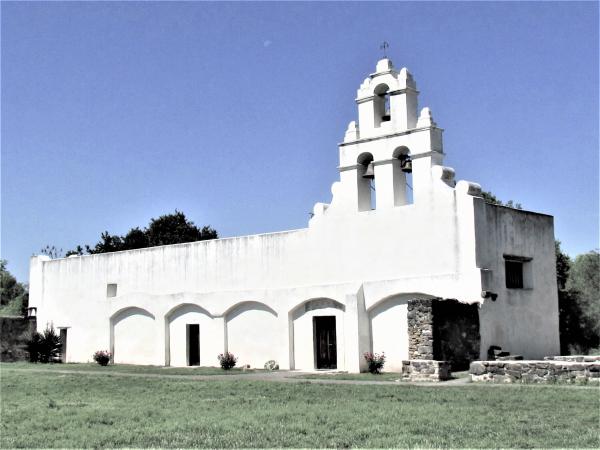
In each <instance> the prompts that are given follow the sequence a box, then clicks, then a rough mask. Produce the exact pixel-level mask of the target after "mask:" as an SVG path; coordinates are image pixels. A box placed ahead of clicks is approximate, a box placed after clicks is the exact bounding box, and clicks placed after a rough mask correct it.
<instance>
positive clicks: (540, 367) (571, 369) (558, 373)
mask: <svg viewBox="0 0 600 450" xmlns="http://www.w3.org/2000/svg"><path fill="white" fill-rule="evenodd" d="M469 373H470V374H471V381H476V382H477V381H479V382H481V381H483V382H492V383H546V384H550V383H581V384H586V383H600V361H588V362H579V361H557V360H543V361H541V360H531V361H528V360H525V361H474V362H472V363H471V366H470V368H469Z"/></svg>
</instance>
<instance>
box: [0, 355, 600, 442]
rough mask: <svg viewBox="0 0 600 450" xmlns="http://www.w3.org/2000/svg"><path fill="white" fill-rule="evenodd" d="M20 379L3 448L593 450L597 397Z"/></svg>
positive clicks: (51, 376) (542, 389) (510, 389)
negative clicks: (553, 449)
mask: <svg viewBox="0 0 600 450" xmlns="http://www.w3.org/2000/svg"><path fill="white" fill-rule="evenodd" d="M19 367H20V368H21V369H23V368H24V367H25V368H27V367H32V368H33V369H35V366H32V365H31V366H28V365H13V364H2V365H0V371H1V372H0V375H1V388H2V391H1V407H2V421H1V425H0V426H1V428H0V432H1V433H0V434H1V436H0V443H1V446H2V447H4V448H12V447H71V448H72V447H336V448H337V447H354V446H355V447H593V448H598V447H599V446H600V442H599V438H598V421H599V411H598V390H597V388H593V387H567V386H523V385H508V386H505V385H492V386H489V385H479V384H477V385H474V384H466V385H464V386H456V387H421V386H412V385H407V384H398V385H329V384H327V385H325V384H310V383H308V382H301V383H281V382H265V381H249V380H239V379H238V380H235V379H231V380H209V381H204V380H202V381H198V380H190V379H186V378H181V379H172V378H160V377H155V378H144V377H137V376H120V375H118V374H115V373H111V374H107V375H96V374H92V373H85V372H82V373H78V374H62V373H59V372H54V371H51V372H35V371H33V370H31V371H29V370H27V369H26V370H15V369H16V368H19ZM154 369H156V370H158V369H157V368H154ZM154 369H153V370H154Z"/></svg>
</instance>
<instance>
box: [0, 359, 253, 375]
mask: <svg viewBox="0 0 600 450" xmlns="http://www.w3.org/2000/svg"><path fill="white" fill-rule="evenodd" d="M1 367H2V368H13V369H16V368H20V369H25V368H29V369H32V370H35V369H42V370H44V371H48V370H51V371H64V370H76V371H77V372H107V373H111V372H124V373H143V374H154V375H244V374H249V373H257V372H264V370H262V369H260V370H258V369H250V370H246V371H243V370H242V369H238V368H235V367H234V368H233V369H230V370H223V369H221V368H220V367H163V366H136V365H133V364H116V365H114V364H110V365H108V366H105V367H102V366H100V365H98V364H96V363H77V364H31V363H25V362H17V363H10V364H9V365H6V364H3V365H2V366H1Z"/></svg>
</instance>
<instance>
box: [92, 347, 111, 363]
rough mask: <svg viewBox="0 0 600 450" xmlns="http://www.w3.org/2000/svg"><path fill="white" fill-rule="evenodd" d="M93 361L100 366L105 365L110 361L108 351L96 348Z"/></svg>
mask: <svg viewBox="0 0 600 450" xmlns="http://www.w3.org/2000/svg"><path fill="white" fill-rule="evenodd" d="M94 361H96V362H97V363H98V364H100V365H101V366H107V365H108V363H109V362H110V352H109V351H106V350H98V351H97V352H96V353H94Z"/></svg>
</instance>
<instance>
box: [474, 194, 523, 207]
mask: <svg viewBox="0 0 600 450" xmlns="http://www.w3.org/2000/svg"><path fill="white" fill-rule="evenodd" d="M481 196H482V197H483V199H484V200H485V201H486V202H487V203H491V204H492V205H498V206H506V207H508V208H514V209H523V206H522V205H521V204H520V203H516V202H513V201H512V200H509V201H507V202H506V203H504V202H502V200H500V199H498V197H496V196H495V195H494V194H492V192H491V191H481Z"/></svg>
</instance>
